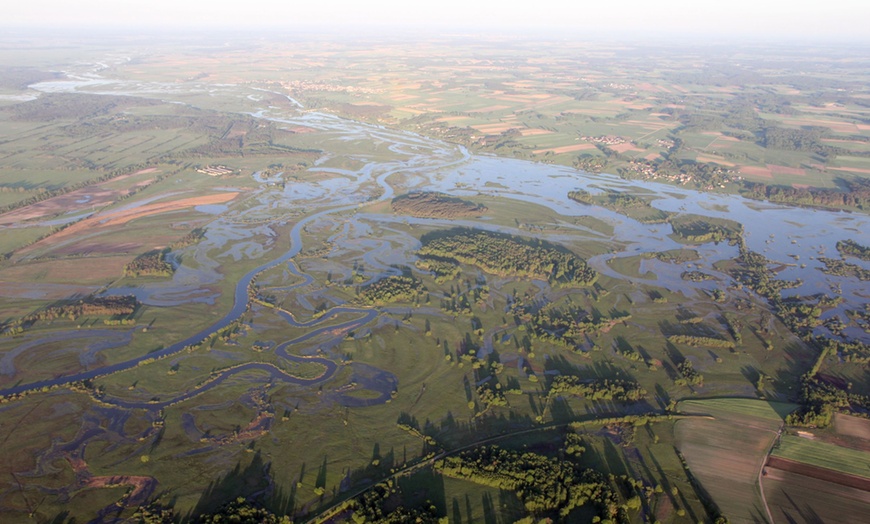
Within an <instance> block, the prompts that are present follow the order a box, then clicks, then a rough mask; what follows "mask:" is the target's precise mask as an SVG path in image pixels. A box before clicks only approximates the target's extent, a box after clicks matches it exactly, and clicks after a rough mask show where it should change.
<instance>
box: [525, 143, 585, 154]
mask: <svg viewBox="0 0 870 524" xmlns="http://www.w3.org/2000/svg"><path fill="white" fill-rule="evenodd" d="M587 149H595V146H594V145H592V144H574V145H570V146H562V147H551V148H549V149H536V150H534V151H532V153H534V154H536V155H540V154H542V153H546V152H548V151H549V152H552V153H553V154H554V155H560V154H562V153H572V152H574V151H584V150H587Z"/></svg>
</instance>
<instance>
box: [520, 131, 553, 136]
mask: <svg viewBox="0 0 870 524" xmlns="http://www.w3.org/2000/svg"><path fill="white" fill-rule="evenodd" d="M520 134H521V135H523V136H538V135H550V134H553V132H552V131H548V130H546V129H523V130H522V131H520Z"/></svg>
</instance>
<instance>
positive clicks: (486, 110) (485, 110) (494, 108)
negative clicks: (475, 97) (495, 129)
mask: <svg viewBox="0 0 870 524" xmlns="http://www.w3.org/2000/svg"><path fill="white" fill-rule="evenodd" d="M502 109H510V106H498V105H496V106H486V107H482V108H480V109H472V110H470V111H468V112H469V113H489V112H490V111H501V110H502Z"/></svg>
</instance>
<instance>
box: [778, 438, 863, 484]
mask: <svg viewBox="0 0 870 524" xmlns="http://www.w3.org/2000/svg"><path fill="white" fill-rule="evenodd" d="M772 455H773V456H774V457H781V458H784V459H788V460H792V461H795V462H801V463H806V464H809V465H812V466H817V467H820V468H826V469H830V470H833V471H839V472H842V473H847V474H850V475H857V476H860V477H866V478H867V479H870V457H868V456H867V453H866V452H864V451H858V450H853V449H849V448H845V447H842V446H835V445H833V444H828V443H826V442H820V441H816V440H813V439H810V438H802V437H800V436H796V435H783V436H782V438H781V439H780V442H779V444H778V446H777V447H776V449H774V451H773V454H772ZM867 486H868V488H870V484H868V485H867Z"/></svg>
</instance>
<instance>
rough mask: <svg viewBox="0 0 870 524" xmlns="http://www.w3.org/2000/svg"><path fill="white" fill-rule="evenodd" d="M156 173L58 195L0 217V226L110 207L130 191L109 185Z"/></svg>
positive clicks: (120, 178)
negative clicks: (108, 186)
mask: <svg viewBox="0 0 870 524" xmlns="http://www.w3.org/2000/svg"><path fill="white" fill-rule="evenodd" d="M155 171H157V168H154V167H152V168H148V169H143V170H141V171H137V172H135V173H132V174H129V175H122V176H119V177H115V178H113V179H111V180H107V181H105V182H101V183H99V184H94V185H92V186H88V187H83V188H81V189H77V190H75V191H71V192H69V193H66V194H64V195H58V196H56V197H54V198H49V199H47V200H43V201H42V202H37V203H35V204H31V205H29V206H25V207H22V208H20V209H15V210H13V211H10V212H8V213H5V214H3V215H0V225H5V224H14V223H16V222H23V221H26V220H34V219H38V218H44V217H52V216H55V215H58V214H60V213H73V212H75V211H76V210H84V209H90V208H98V207H102V206H106V205H109V204H111V203H112V202H114V201H115V200H116V199H117V198H118V197H119V196H121V194H123V193H125V192H126V191H128V190H129V189H127V190H119V189H107V188H106V187H105V186H106V185H107V184H113V183H115V182H119V181H121V180H124V179H127V178H130V177H132V176H135V175H141V174H147V173H153V172H155ZM150 182H151V180H143V181H141V182H139V183H138V184H136V186H134V187H137V186H142V185H144V184H147V183H150Z"/></svg>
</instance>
